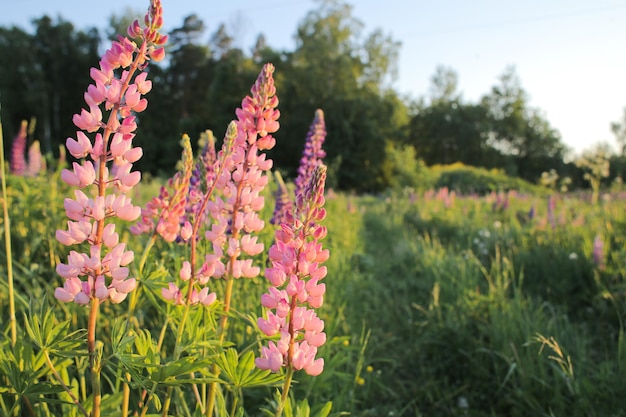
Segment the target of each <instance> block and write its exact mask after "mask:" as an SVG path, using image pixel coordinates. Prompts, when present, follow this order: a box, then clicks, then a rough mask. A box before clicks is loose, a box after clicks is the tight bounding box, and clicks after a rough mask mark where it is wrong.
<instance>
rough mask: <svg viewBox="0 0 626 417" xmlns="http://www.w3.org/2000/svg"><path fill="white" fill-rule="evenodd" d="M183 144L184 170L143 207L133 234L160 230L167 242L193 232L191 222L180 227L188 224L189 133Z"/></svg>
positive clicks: (190, 170) (190, 154) (184, 137)
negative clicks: (186, 217)
mask: <svg viewBox="0 0 626 417" xmlns="http://www.w3.org/2000/svg"><path fill="white" fill-rule="evenodd" d="M181 145H182V147H183V155H182V159H181V165H182V168H181V170H180V171H178V172H177V173H176V174H175V175H174V176H173V177H172V178H170V179H169V180H168V181H167V186H161V189H160V191H159V195H158V196H157V197H154V198H152V200H150V201H149V202H148V203H147V204H146V207H144V208H143V209H142V210H141V219H140V220H139V222H137V223H136V224H135V225H133V226H132V227H131V228H130V231H131V233H133V234H135V235H138V234H142V233H148V234H152V233H157V234H158V235H160V236H161V237H162V238H163V240H165V241H166V242H174V241H175V240H176V239H177V238H180V236H181V235H183V236H184V235H185V234H186V233H187V232H190V227H191V226H189V225H187V227H185V228H184V230H181V227H182V226H185V220H184V219H185V207H186V206H187V200H188V194H189V184H190V179H191V174H192V169H193V153H192V151H191V141H190V140H189V136H187V135H183V138H182V140H181ZM182 240H186V239H184V238H182Z"/></svg>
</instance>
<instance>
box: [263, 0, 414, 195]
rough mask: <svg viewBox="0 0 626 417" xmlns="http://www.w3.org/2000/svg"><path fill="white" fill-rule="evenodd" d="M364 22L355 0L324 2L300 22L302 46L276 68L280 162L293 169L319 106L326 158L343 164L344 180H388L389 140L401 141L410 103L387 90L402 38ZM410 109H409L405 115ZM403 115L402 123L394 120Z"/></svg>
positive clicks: (367, 183) (378, 184)
mask: <svg viewBox="0 0 626 417" xmlns="http://www.w3.org/2000/svg"><path fill="white" fill-rule="evenodd" d="M362 30H363V24H362V23H361V22H360V21H359V20H357V19H356V18H354V17H353V15H352V7H351V6H349V5H347V4H344V3H340V2H338V1H322V2H320V5H319V7H318V8H317V9H316V10H312V11H311V12H309V13H308V14H307V16H306V17H305V18H304V20H303V21H302V22H301V24H300V25H299V26H298V29H297V34H296V49H295V51H293V53H289V54H286V56H285V57H286V60H285V62H284V64H283V65H282V66H279V65H277V72H278V73H279V74H281V73H282V74H283V75H284V76H283V78H281V79H279V80H277V87H278V88H279V89H280V90H279V91H281V92H282V94H280V95H279V97H280V99H281V104H280V109H281V112H283V114H285V115H288V116H287V117H285V118H282V119H281V130H280V132H279V136H280V137H279V138H278V139H279V140H280V146H277V147H276V148H275V150H273V151H272V156H273V158H275V161H276V163H277V165H278V166H280V167H281V168H284V169H285V170H286V171H287V173H288V174H291V175H293V174H294V173H295V170H296V168H297V161H298V159H299V158H298V156H299V155H300V153H301V152H302V146H303V144H304V138H305V135H306V130H307V128H308V126H309V123H310V120H311V117H312V115H313V114H314V112H315V109H316V108H318V107H321V108H323V110H324V112H325V115H326V128H327V130H328V139H327V141H326V143H325V148H326V150H327V163H328V164H330V165H331V166H339V164H340V167H339V170H338V171H337V172H338V174H337V175H338V178H336V179H334V178H333V179H332V180H333V181H335V180H336V183H337V184H338V186H339V187H342V188H350V189H355V190H377V189H381V188H384V187H386V185H387V183H388V179H386V178H385V174H384V170H383V162H384V160H385V143H386V142H387V141H397V142H400V141H402V140H403V136H402V135H403V134H405V132H404V126H406V122H407V118H406V107H405V106H404V104H403V103H402V102H401V101H400V100H397V96H396V95H395V93H389V94H388V92H387V88H386V83H387V81H388V80H389V79H391V78H392V76H393V68H395V61H396V58H397V50H398V47H399V44H398V43H397V42H394V41H393V40H392V39H391V38H390V37H388V36H385V35H383V34H382V33H381V32H380V31H375V32H373V33H372V34H371V35H370V36H366V37H365V41H362V40H361V39H363V38H362V37H361V32H362ZM402 113H404V116H402V115H401V114H402ZM400 120H404V122H403V123H404V126H402V125H398V124H394V122H399V121H400Z"/></svg>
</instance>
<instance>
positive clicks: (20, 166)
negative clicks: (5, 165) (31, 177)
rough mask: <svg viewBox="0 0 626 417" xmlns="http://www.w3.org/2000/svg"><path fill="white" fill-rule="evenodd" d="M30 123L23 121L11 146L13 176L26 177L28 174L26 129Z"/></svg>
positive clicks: (10, 165)
mask: <svg viewBox="0 0 626 417" xmlns="http://www.w3.org/2000/svg"><path fill="white" fill-rule="evenodd" d="M27 126H28V122H26V120H22V124H21V125H20V130H19V132H18V134H17V135H16V136H15V138H14V139H13V145H12V146H11V161H10V163H9V168H10V170H11V173H12V174H15V175H24V174H25V173H26V142H27V138H26V128H27Z"/></svg>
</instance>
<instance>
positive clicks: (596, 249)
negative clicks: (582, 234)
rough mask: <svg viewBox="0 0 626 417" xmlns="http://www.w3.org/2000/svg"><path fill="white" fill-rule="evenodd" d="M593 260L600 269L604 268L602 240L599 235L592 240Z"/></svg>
mask: <svg viewBox="0 0 626 417" xmlns="http://www.w3.org/2000/svg"><path fill="white" fill-rule="evenodd" d="M593 262H594V263H595V264H596V266H597V267H598V268H600V269H604V242H603V241H602V238H601V237H600V235H597V236H596V238H595V239H594V240H593Z"/></svg>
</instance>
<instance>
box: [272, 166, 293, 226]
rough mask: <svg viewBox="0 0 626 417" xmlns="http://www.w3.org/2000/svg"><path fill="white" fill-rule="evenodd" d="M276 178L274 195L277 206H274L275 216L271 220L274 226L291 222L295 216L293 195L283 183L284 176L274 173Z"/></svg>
mask: <svg viewBox="0 0 626 417" xmlns="http://www.w3.org/2000/svg"><path fill="white" fill-rule="evenodd" d="M274 177H275V178H276V192H275V194H274V196H275V201H276V205H275V206H274V214H273V215H272V218H271V219H270V223H271V224H274V225H281V224H282V223H289V222H291V218H292V216H293V203H292V201H291V195H290V194H289V190H288V189H287V186H286V185H285V181H283V176H282V175H280V172H278V171H276V172H275V173H274Z"/></svg>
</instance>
